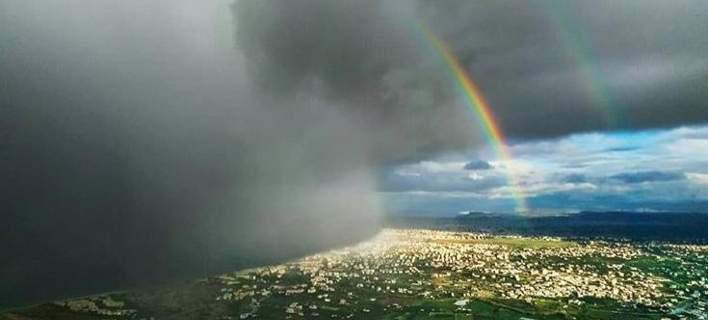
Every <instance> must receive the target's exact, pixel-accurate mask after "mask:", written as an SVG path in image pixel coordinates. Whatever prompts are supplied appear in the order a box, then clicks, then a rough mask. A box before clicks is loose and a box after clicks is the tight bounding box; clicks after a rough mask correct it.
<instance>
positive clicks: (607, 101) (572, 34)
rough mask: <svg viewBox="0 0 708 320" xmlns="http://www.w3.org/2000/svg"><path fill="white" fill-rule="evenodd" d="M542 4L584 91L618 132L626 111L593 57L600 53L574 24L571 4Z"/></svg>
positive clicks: (609, 125)
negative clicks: (580, 80) (570, 17)
mask: <svg viewBox="0 0 708 320" xmlns="http://www.w3.org/2000/svg"><path fill="white" fill-rule="evenodd" d="M538 3H539V4H541V5H543V9H546V10H543V12H545V13H546V14H547V18H548V20H549V22H550V23H551V24H552V25H553V26H554V28H553V30H555V31H556V35H557V36H558V39H559V40H560V43H561V45H562V46H563V50H564V51H565V55H566V57H567V59H568V60H569V62H571V63H575V65H577V66H578V72H579V76H580V77H581V78H582V80H583V86H584V90H585V91H586V92H587V94H588V95H589V98H590V101H591V102H592V103H593V104H594V106H595V107H597V108H598V109H599V110H600V111H601V112H602V113H603V114H604V117H605V119H604V121H605V123H606V124H607V126H608V128H609V129H618V128H620V127H621V125H622V124H624V123H626V122H627V117H626V116H625V114H624V108H623V107H622V105H621V104H620V103H619V102H618V101H617V99H615V97H614V94H613V92H612V90H611V88H610V87H609V86H608V85H607V84H608V83H609V82H608V81H607V77H606V76H605V72H604V71H603V69H602V66H601V65H599V64H598V63H597V62H596V61H595V60H596V59H593V57H595V56H597V54H596V53H595V52H594V51H593V48H592V46H590V45H589V43H590V42H589V41H587V39H586V37H584V35H583V33H582V32H581V30H579V29H578V28H577V24H576V23H573V22H571V21H570V20H569V19H568V17H569V12H570V11H571V9H572V8H569V6H572V3H569V2H564V1H558V2H552V3H551V2H549V1H540V2H538Z"/></svg>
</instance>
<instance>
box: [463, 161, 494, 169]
mask: <svg viewBox="0 0 708 320" xmlns="http://www.w3.org/2000/svg"><path fill="white" fill-rule="evenodd" d="M464 168H465V170H489V169H492V168H493V167H492V165H491V164H490V163H489V162H487V161H484V160H473V161H470V162H468V163H466V164H465V167H464Z"/></svg>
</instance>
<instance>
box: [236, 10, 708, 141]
mask: <svg viewBox="0 0 708 320" xmlns="http://www.w3.org/2000/svg"><path fill="white" fill-rule="evenodd" d="M234 10H235V11H236V15H237V16H238V17H240V18H237V25H238V26H237V29H238V30H239V32H240V34H242V35H243V36H241V37H240V43H241V45H242V46H243V47H244V51H245V53H246V56H247V57H248V58H249V61H251V63H252V64H251V65H250V67H251V73H252V74H253V75H255V76H256V77H257V78H258V79H260V80H261V83H263V84H264V85H265V86H266V87H268V88H271V89H273V90H274V91H278V92H283V91H285V92H287V93H290V92H292V91H293V90H295V91H301V90H302V89H303V87H315V88H318V90H321V91H322V94H323V95H325V96H327V97H328V98H330V99H333V100H336V101H346V102H348V103H349V104H354V105H355V106H354V107H355V108H358V109H364V110H368V111H369V112H371V111H374V112H373V114H375V115H376V117H377V118H379V119H380V118H381V117H385V116H387V115H390V114H391V113H393V114H397V115H399V114H400V113H401V110H411V109H414V110H415V112H410V113H407V112H404V115H403V117H401V119H399V121H401V122H402V123H408V122H413V123H414V124H415V125H413V126H409V127H410V128H415V129H418V130H420V131H421V134H414V133H415V131H412V132H408V134H411V136H414V137H415V138H411V139H410V140H411V141H414V140H416V139H420V138H421V137H428V138H422V139H423V142H421V143H419V145H418V146H417V147H418V148H420V147H421V146H420V144H424V145H427V147H428V148H429V149H431V150H433V151H434V150H436V149H445V148H448V147H449V146H456V145H457V143H448V142H446V141H443V142H440V141H436V140H434V139H431V138H430V137H441V136H443V137H444V136H446V135H447V133H451V132H453V133H454V132H459V129H460V128H461V125H460V124H459V123H457V122H455V121H454V120H453V119H452V118H451V117H450V116H451V115H452V116H455V115H456V114H455V113H454V112H452V111H450V110H448V109H446V108H442V107H441V106H442V105H445V106H446V105H447V102H459V93H458V92H457V91H455V90H454V89H453V90H449V88H448V90H446V89H445V88H444V87H446V86H447V87H451V86H452V84H451V83H450V82H449V81H450V79H449V78H446V77H445V75H440V74H438V73H439V72H441V71H444V69H445V67H444V66H443V65H441V64H440V59H439V57H437V56H436V54H435V53H434V51H433V50H431V48H430V44H429V43H426V40H425V37H424V35H422V34H421V32H420V31H419V28H417V27H416V26H417V25H419V24H427V25H429V26H430V27H431V28H432V29H433V31H434V32H435V33H437V34H438V35H439V36H440V37H441V38H443V39H444V40H445V41H446V42H447V43H448V44H449V45H450V46H451V47H452V49H453V51H454V52H455V54H457V55H458V56H459V57H460V59H461V60H462V62H463V65H465V66H466V67H467V69H468V70H469V71H470V72H471V73H472V75H473V77H474V78H475V79H476V81H477V82H478V83H479V85H480V86H481V87H482V89H483V92H484V93H485V94H486V96H487V98H488V100H489V101H490V102H491V105H492V108H493V110H494V112H495V114H496V115H497V117H498V118H499V120H500V123H501V126H502V127H503V130H504V131H505V132H507V133H508V134H509V135H510V136H511V137H512V138H516V139H527V138H541V137H552V136H559V135H563V134H567V133H573V132H578V131H592V130H602V129H627V128H631V129H638V128H647V127H667V126H675V125H682V124H687V123H701V122H705V121H708V107H707V106H706V103H705V101H708V81H706V80H708V57H706V56H705V52H706V51H708V41H706V40H705V37H704V36H703V32H702V30H705V29H706V28H708V22H707V21H708V5H706V3H705V2H703V1H698V0H696V1H679V2H676V3H671V4H669V3H667V2H665V1H658V0H657V1H655V0H652V1H644V2H636V1H593V2H580V1H571V2H562V3H561V2H557V1H529V2H518V1H506V0H503V1H494V2H476V1H444V2H439V1H389V2H385V3H381V2H376V1H340V2H337V3H332V2H330V1H324V0H313V1H283V0H268V1H254V2H250V1H242V2H239V3H238V4H237V5H235V6H234ZM272 21H276V22H275V23H272ZM441 82H442V83H441ZM433 97H434V98H433ZM431 103H432V104H433V105H436V106H435V107H432V108H428V107H426V106H430V104H431ZM458 107H461V106H458ZM431 110H433V111H434V112H433V114H440V113H441V112H443V111H444V113H443V114H445V113H446V115H443V116H439V117H438V118H437V119H436V120H433V121H432V123H436V124H444V125H442V126H440V125H438V126H437V129H438V130H444V131H445V133H446V134H440V135H437V136H436V135H434V134H431V133H434V132H435V131H434V130H429V128H427V127H426V125H425V124H424V123H419V122H420V120H419V118H418V117H416V116H413V115H418V116H421V118H424V117H426V116H428V115H429V114H430V113H431ZM408 118H410V119H408ZM439 121H445V122H439ZM409 127H406V126H402V127H401V128H399V129H398V130H402V128H409ZM403 140H406V139H403ZM468 142H470V141H468ZM471 142H475V141H471ZM435 143H438V144H437V145H435ZM384 145H385V146H388V147H390V145H387V144H384Z"/></svg>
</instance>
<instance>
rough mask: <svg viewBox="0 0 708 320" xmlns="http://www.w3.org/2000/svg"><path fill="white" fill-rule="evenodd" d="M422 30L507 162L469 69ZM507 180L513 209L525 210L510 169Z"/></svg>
mask: <svg viewBox="0 0 708 320" xmlns="http://www.w3.org/2000/svg"><path fill="white" fill-rule="evenodd" d="M423 30H424V32H425V34H426V36H427V39H428V40H429V41H430V42H431V43H432V44H433V46H434V47H435V50H436V51H437V52H438V54H439V55H440V56H441V57H442V58H443V60H445V64H446V65H447V67H448V69H449V71H450V72H451V74H452V76H453V78H454V79H455V83H456V84H457V86H458V88H459V89H460V90H461V91H462V93H463V95H464V97H465V102H466V103H467V105H468V106H469V108H470V109H471V110H472V112H473V113H474V114H475V116H476V118H477V120H478V121H479V123H480V125H481V128H482V131H483V133H484V135H485V137H486V139H487V141H488V142H489V143H490V145H491V146H492V149H493V150H494V152H495V153H496V154H497V155H498V157H499V158H500V159H502V160H504V161H505V162H507V163H508V162H510V161H511V160H512V159H513V157H512V154H511V151H510V150H509V147H508V146H507V143H506V138H505V137H504V134H503V133H502V131H501V128H500V127H499V123H498V122H497V120H496V118H495V117H494V113H493V112H492V109H491V107H490V106H489V102H487V99H486V98H485V97H484V95H483V94H482V91H481V90H480V89H479V86H478V85H477V84H476V83H475V82H474V81H472V77H471V76H470V74H469V72H467V71H466V70H465V68H464V67H463V66H462V64H461V63H460V60H459V59H458V58H457V57H456V56H455V54H454V53H453V52H452V50H450V48H449V47H448V46H447V45H446V44H445V43H444V42H443V41H442V40H441V39H440V38H438V37H437V36H436V35H435V34H434V33H433V32H432V31H431V30H430V29H428V28H427V27H425V26H423ZM507 181H508V182H509V185H510V186H511V189H512V196H513V197H514V201H515V202H516V211H517V212H528V204H527V203H526V195H525V192H524V190H523V189H522V187H521V184H520V183H519V181H518V179H517V177H516V174H515V172H514V170H513V168H507Z"/></svg>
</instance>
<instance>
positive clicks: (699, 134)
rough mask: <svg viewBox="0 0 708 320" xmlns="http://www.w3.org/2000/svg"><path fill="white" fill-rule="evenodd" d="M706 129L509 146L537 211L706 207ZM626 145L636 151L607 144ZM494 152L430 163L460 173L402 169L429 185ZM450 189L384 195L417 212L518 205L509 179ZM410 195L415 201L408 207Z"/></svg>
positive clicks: (495, 172) (593, 135)
mask: <svg viewBox="0 0 708 320" xmlns="http://www.w3.org/2000/svg"><path fill="white" fill-rule="evenodd" d="M706 132H708V127H706V126H697V127H680V128H675V129H669V130H647V131H635V132H609V133H590V134H578V135H572V136H568V137H564V138H560V139H553V140H544V141H534V142H525V143H517V144H514V145H513V146H511V153H512V154H514V155H516V159H514V162H517V163H523V167H525V168H526V170H524V171H523V172H520V171H518V170H517V171H516V172H515V174H516V177H517V179H518V181H520V187H521V189H522V190H523V192H524V193H525V194H526V195H527V197H528V199H527V200H528V202H529V204H530V207H531V208H532V209H533V210H534V211H538V212H558V211H560V212H574V211H581V210H657V211H667V210H669V211H671V210H673V211H699V212H708V207H706V206H705V204H706V203H708V189H706V188H705V185H706V183H708V178H706V177H708V174H706V172H705V168H706V166H707V165H708V162H707V161H706V160H705V159H706V156H708V155H706V154H705V153H706V152H705V150H708V139H703V137H705V136H706V135H705V133H706ZM625 147H627V148H626V149H631V150H626V151H622V152H616V151H611V150H609V149H615V148H622V149H625ZM629 147H631V148H629ZM494 156H495V152H494V150H493V149H492V148H491V147H488V148H485V149H482V150H471V151H469V152H467V153H462V154H459V155H457V156H448V157H442V158H441V159H440V160H436V161H428V162H429V163H436V166H435V167H438V168H443V167H444V168H454V164H456V165H457V166H458V170H457V171H454V170H453V169H450V170H447V171H440V170H437V171H434V170H418V169H416V167H415V166H413V167H411V166H405V170H406V171H407V172H417V173H421V174H420V175H419V176H420V177H421V179H422V180H424V181H419V182H417V184H418V185H425V180H435V179H442V178H441V177H436V175H439V174H445V175H451V177H452V176H453V175H452V173H455V175H454V176H457V177H459V176H460V175H463V174H465V170H463V169H459V168H461V167H462V165H463V163H464V162H460V160H461V159H469V158H485V159H492V160H490V161H492V163H495V162H496V160H498V159H494ZM446 164H447V165H446ZM428 167H430V166H428ZM397 168H398V167H397ZM397 168H394V170H397ZM497 168H498V169H497V170H492V171H482V172H477V171H473V172H472V173H473V174H476V175H479V176H481V177H483V178H484V179H489V177H490V176H491V177H496V178H499V179H503V178H504V177H503V176H501V175H502V174H503V173H504V172H505V168H504V167H503V166H498V167H497ZM666 168H672V170H667V169H666ZM466 173H467V174H469V173H470V171H466ZM684 173H685V174H684ZM471 178H474V177H471ZM443 180H446V179H443ZM471 180H473V179H471ZM451 187H453V185H451V184H438V185H437V189H433V188H427V189H426V190H428V191H426V193H425V196H424V197H423V196H421V195H420V194H415V195H418V196H421V197H419V198H415V195H414V194H412V193H411V192H407V191H401V192H399V193H395V194H391V193H387V194H386V198H387V199H394V201H395V203H396V206H394V208H395V209H396V210H398V209H399V208H402V209H401V210H403V211H404V212H415V211H416V210H415V206H419V207H421V208H425V209H426V211H427V212H432V213H435V214H443V215H445V214H454V213H456V212H458V211H457V210H458V209H459V210H471V209H475V210H492V211H495V210H496V211H497V212H513V211H514V206H515V204H514V203H513V201H512V199H513V197H512V196H513V194H512V192H511V191H513V189H511V188H510V187H509V186H508V185H500V186H496V187H492V188H486V189H484V188H479V189H476V190H472V189H470V190H468V191H465V190H464V189H461V188H451ZM446 188H449V189H446ZM436 190H437V191H436ZM453 190H455V191H453ZM404 194H406V195H404ZM453 194H454V196H452V195H453ZM414 199H415V200H414ZM387 201H388V200H387ZM406 201H408V202H411V203H415V205H407V204H406V203H405V202H406Z"/></svg>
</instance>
